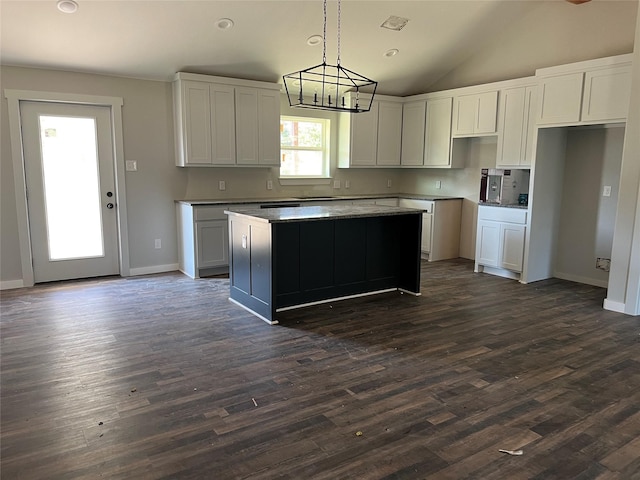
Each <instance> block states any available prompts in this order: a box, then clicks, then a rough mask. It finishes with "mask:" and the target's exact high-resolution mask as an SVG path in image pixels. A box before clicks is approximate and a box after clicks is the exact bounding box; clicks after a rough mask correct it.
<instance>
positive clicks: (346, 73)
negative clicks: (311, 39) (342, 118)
mask: <svg viewBox="0 0 640 480" xmlns="http://www.w3.org/2000/svg"><path fill="white" fill-rule="evenodd" d="M340 14H341V9H340V0H338V55H337V58H336V65H327V0H324V26H323V28H324V30H323V36H322V63H321V64H319V65H316V66H313V67H309V68H306V69H304V70H300V71H298V72H293V73H290V74H288V75H284V76H283V77H282V79H283V80H284V87H285V90H286V93H287V97H288V99H289V105H291V106H292V107H301V108H312V109H316V110H331V111H336V110H338V111H342V112H350V113H361V112H368V111H369V110H370V109H371V103H372V102H373V97H374V95H375V93H376V88H377V86H378V83H377V82H374V81H373V80H371V79H369V78H367V77H364V76H362V75H360V74H358V73H356V72H353V71H351V70H348V69H346V68H344V67H343V66H341V65H340ZM361 93H366V94H367V95H363V96H361V95H360V94H361Z"/></svg>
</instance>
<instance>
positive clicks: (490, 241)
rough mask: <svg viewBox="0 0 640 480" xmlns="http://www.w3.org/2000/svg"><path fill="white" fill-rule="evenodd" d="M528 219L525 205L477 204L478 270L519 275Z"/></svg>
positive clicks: (516, 277)
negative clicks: (522, 207)
mask: <svg viewBox="0 0 640 480" xmlns="http://www.w3.org/2000/svg"><path fill="white" fill-rule="evenodd" d="M526 223H527V210H526V209H518V208H508V207H491V206H484V205H480V206H478V228H477V232H476V260H475V271H476V272H485V273H491V274H493V275H498V276H502V277H507V278H513V279H519V278H520V273H521V272H522V265H523V261H524V243H525V233H526Z"/></svg>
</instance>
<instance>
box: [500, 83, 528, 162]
mask: <svg viewBox="0 0 640 480" xmlns="http://www.w3.org/2000/svg"><path fill="white" fill-rule="evenodd" d="M535 98H536V86H535V85H529V86H522V87H515V88H506V89H504V90H502V91H501V94H500V110H499V113H498V147H497V157H496V166H497V167H498V168H503V167H504V168H518V167H520V168H530V167H531V156H532V154H533V153H532V152H533V145H532V143H533V129H534V126H535V107H536V104H535Z"/></svg>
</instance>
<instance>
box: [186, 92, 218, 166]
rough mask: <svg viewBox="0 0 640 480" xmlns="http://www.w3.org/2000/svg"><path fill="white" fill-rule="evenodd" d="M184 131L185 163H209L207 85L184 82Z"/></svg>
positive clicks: (209, 137)
mask: <svg viewBox="0 0 640 480" xmlns="http://www.w3.org/2000/svg"><path fill="white" fill-rule="evenodd" d="M182 88H183V98H184V105H183V108H184V113H183V115H184V121H185V125H184V132H185V134H186V135H185V139H184V140H185V150H186V155H185V157H186V159H185V163H186V164H187V165H209V164H211V106H210V97H209V85H208V84H206V83H201V82H184V84H183V87H182Z"/></svg>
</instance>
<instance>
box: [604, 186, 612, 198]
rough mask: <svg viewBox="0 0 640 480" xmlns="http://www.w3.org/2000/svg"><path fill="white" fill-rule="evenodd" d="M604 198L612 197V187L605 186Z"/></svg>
mask: <svg viewBox="0 0 640 480" xmlns="http://www.w3.org/2000/svg"><path fill="white" fill-rule="evenodd" d="M602 196H603V197H610V196H611V185H605V186H604V188H603V189H602Z"/></svg>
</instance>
